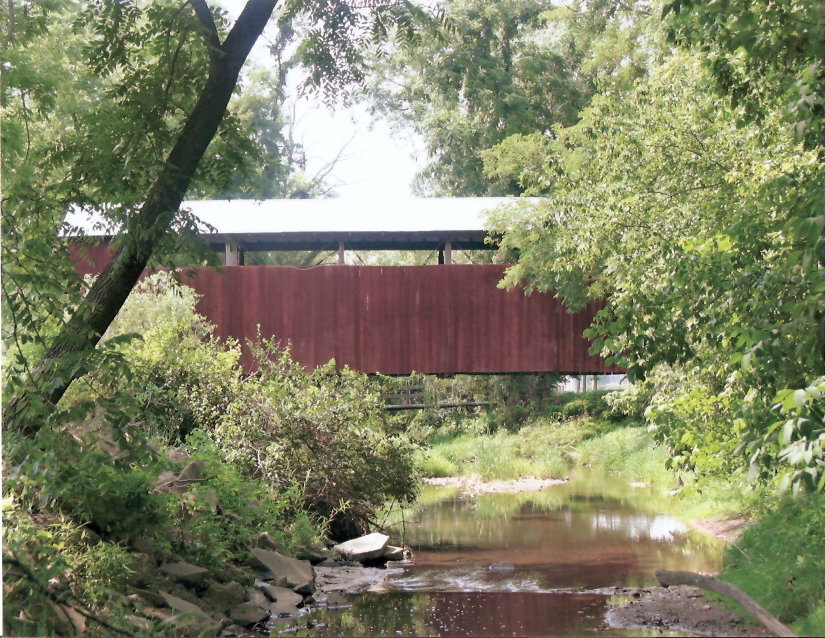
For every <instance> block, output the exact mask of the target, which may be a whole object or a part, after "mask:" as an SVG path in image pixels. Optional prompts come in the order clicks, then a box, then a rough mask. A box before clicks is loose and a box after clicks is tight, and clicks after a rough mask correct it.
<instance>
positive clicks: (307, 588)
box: [292, 581, 315, 596]
mask: <svg viewBox="0 0 825 638" xmlns="http://www.w3.org/2000/svg"><path fill="white" fill-rule="evenodd" d="M292 591H294V592H295V593H296V594H301V596H309V595H310V594H311V593H312V592H314V591H315V582H314V581H308V582H306V583H304V584H303V585H297V586H296V587H293V588H292Z"/></svg>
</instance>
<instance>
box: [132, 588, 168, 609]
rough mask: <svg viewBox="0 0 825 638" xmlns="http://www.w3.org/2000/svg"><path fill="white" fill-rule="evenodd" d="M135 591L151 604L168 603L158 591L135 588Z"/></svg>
mask: <svg viewBox="0 0 825 638" xmlns="http://www.w3.org/2000/svg"><path fill="white" fill-rule="evenodd" d="M134 591H135V593H136V594H137V595H138V596H140V597H141V598H142V599H143V600H145V601H146V602H147V603H149V604H150V605H155V606H157V605H164V604H166V601H165V600H164V599H163V596H161V595H160V594H158V593H157V592H154V591H149V590H148V589H135V590H134Z"/></svg>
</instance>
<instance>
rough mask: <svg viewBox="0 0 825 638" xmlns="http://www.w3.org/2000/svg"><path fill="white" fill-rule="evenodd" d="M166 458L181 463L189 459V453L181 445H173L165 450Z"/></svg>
mask: <svg viewBox="0 0 825 638" xmlns="http://www.w3.org/2000/svg"><path fill="white" fill-rule="evenodd" d="M166 458H167V459H169V460H170V461H173V462H174V463H180V464H181V465H183V464H184V463H186V462H188V461H189V453H188V452H187V451H186V450H184V449H183V448H182V447H173V448H169V449H168V450H167V451H166Z"/></svg>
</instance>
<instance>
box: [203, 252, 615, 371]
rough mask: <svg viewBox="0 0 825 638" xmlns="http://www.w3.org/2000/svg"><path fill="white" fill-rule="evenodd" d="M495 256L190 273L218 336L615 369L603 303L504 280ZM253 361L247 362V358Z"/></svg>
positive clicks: (361, 358) (397, 365) (312, 355)
mask: <svg viewBox="0 0 825 638" xmlns="http://www.w3.org/2000/svg"><path fill="white" fill-rule="evenodd" d="M503 272H504V267H503V266H499V265H479V266H465V265H449V266H446V265H440V266H392V267H376V266H318V267H313V268H291V267H277V266H234V267H233V266H230V267H225V268H224V269H223V272H217V271H215V270H213V269H200V270H198V271H197V273H196V275H195V276H194V278H192V279H188V280H187V283H188V284H189V285H191V286H192V287H193V288H195V289H196V290H197V291H198V292H200V293H201V294H202V295H203V297H202V299H201V302H200V304H199V310H200V312H201V313H203V314H204V315H205V316H206V317H207V318H208V319H209V320H210V321H212V322H213V323H215V324H216V325H217V326H218V334H219V335H220V336H222V337H229V336H231V337H235V338H237V339H240V340H242V341H243V340H245V339H254V338H255V336H256V331H257V325H258V324H260V329H261V334H262V335H263V336H265V337H270V336H274V337H275V338H276V339H281V340H283V341H289V342H290V343H291V345H292V353H293V356H294V357H295V359H296V360H297V361H299V362H300V363H302V364H303V365H306V366H316V365H321V364H324V363H326V362H327V361H328V360H329V359H335V360H336V363H337V364H338V365H339V366H343V365H347V366H349V367H351V368H354V369H356V370H361V371H363V372H382V373H384V374H409V373H410V372H413V371H416V372H424V373H444V374H449V373H511V372H551V371H556V372H569V373H585V372H586V373H591V374H597V373H608V372H619V371H620V370H619V369H618V368H615V367H611V366H606V365H605V363H604V361H603V360H601V359H600V358H599V357H593V356H590V355H588V354H587V350H588V348H589V345H590V344H589V342H588V341H587V340H586V339H584V338H583V337H582V331H583V330H584V329H585V328H586V327H587V326H588V325H589V324H590V321H591V320H592V317H593V313H594V312H595V311H596V310H597V306H596V305H591V306H590V307H589V308H588V309H586V310H585V311H583V312H580V313H576V314H570V313H567V312H566V311H565V310H564V308H563V307H562V305H561V303H560V302H559V301H558V300H556V299H554V298H553V297H552V296H550V295H545V294H537V293H536V294H533V295H531V296H529V297H527V296H525V295H524V294H523V293H522V292H521V291H519V290H510V291H505V290H501V289H499V288H498V287H497V283H498V281H499V280H500V279H501V277H502V274H503ZM245 363H246V364H247V365H249V364H250V361H249V360H248V359H247V360H246V361H245Z"/></svg>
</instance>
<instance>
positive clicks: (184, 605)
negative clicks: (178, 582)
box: [158, 591, 206, 616]
mask: <svg viewBox="0 0 825 638" xmlns="http://www.w3.org/2000/svg"><path fill="white" fill-rule="evenodd" d="M158 594H160V596H161V597H162V598H163V602H165V603H166V606H167V607H171V608H172V609H174V610H175V611H177V612H180V613H182V614H200V615H202V616H206V612H205V611H203V609H201V608H200V607H198V606H197V605H196V604H194V603H190V602H189V601H188V600H184V599H183V598H179V597H177V596H173V595H172V594H170V593H168V592H165V591H159V592H158Z"/></svg>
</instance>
